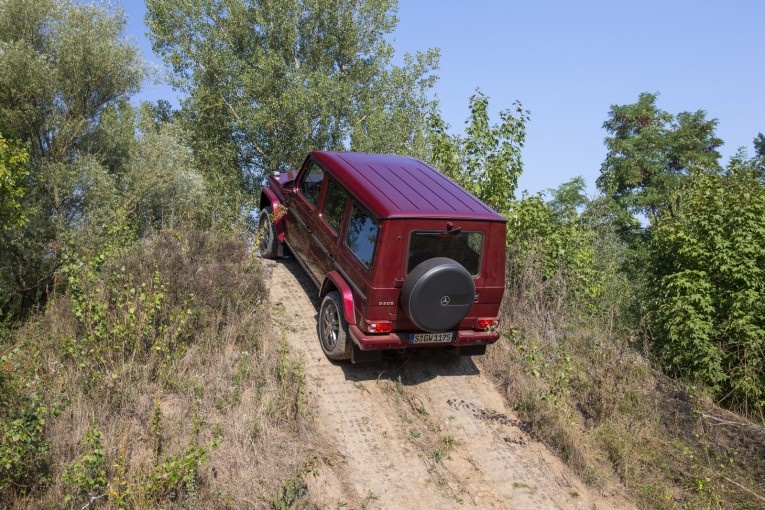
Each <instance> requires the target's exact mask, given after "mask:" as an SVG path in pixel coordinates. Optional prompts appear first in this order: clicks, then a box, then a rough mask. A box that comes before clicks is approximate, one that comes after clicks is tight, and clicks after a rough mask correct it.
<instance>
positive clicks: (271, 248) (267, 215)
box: [258, 207, 279, 259]
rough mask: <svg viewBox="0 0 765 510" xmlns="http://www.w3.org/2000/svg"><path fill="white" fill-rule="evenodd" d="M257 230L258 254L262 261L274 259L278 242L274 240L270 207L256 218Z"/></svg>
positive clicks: (277, 249)
mask: <svg viewBox="0 0 765 510" xmlns="http://www.w3.org/2000/svg"><path fill="white" fill-rule="evenodd" d="M258 228H259V229H260V241H259V242H258V252H259V253H260V256H261V257H263V258H264V259H275V258H277V256H278V253H279V245H278V243H279V241H278V239H277V238H276V225H274V214H273V210H272V209H271V208H270V207H264V208H263V209H261V211H260V216H258Z"/></svg>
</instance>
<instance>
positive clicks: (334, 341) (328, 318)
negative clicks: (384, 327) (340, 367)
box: [319, 291, 352, 361]
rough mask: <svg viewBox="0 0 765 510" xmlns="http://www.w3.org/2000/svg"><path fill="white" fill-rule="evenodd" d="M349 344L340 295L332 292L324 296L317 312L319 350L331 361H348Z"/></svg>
mask: <svg viewBox="0 0 765 510" xmlns="http://www.w3.org/2000/svg"><path fill="white" fill-rule="evenodd" d="M351 342H352V340H351V339H350V338H349V335H348V321H346V320H345V315H344V314H343V303H342V300H341V298H340V293H339V292H337V291H332V292H330V293H329V294H327V295H326V296H324V300H323V301H322V302H321V309H320V311H319V343H320V344H321V349H322V350H323V351H324V354H326V355H327V357H328V358H329V359H331V360H336V361H339V360H344V359H349V358H350V357H351V347H352V345H351Z"/></svg>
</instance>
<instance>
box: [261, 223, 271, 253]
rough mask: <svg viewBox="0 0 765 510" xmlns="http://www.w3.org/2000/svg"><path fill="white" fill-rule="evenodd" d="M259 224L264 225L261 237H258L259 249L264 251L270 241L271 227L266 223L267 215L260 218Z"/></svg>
mask: <svg viewBox="0 0 765 510" xmlns="http://www.w3.org/2000/svg"><path fill="white" fill-rule="evenodd" d="M264 220H265V221H264ZM261 224H262V225H265V227H266V228H265V229H264V231H263V237H261V238H260V251H261V253H262V252H265V251H266V249H267V248H268V245H269V243H270V242H271V227H270V225H268V215H266V214H264V215H263V217H262V218H261Z"/></svg>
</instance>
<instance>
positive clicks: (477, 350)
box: [460, 345, 486, 356]
mask: <svg viewBox="0 0 765 510" xmlns="http://www.w3.org/2000/svg"><path fill="white" fill-rule="evenodd" d="M484 354H486V346H485V345H465V346H463V347H460V356H483V355H484Z"/></svg>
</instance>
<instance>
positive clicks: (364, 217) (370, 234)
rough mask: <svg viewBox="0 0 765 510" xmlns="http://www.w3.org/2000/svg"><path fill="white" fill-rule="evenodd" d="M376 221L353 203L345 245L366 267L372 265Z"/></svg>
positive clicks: (376, 227) (375, 241)
mask: <svg viewBox="0 0 765 510" xmlns="http://www.w3.org/2000/svg"><path fill="white" fill-rule="evenodd" d="M378 230H379V227H378V226H377V223H375V221H374V220H373V219H372V218H371V217H370V216H369V214H367V212H366V211H364V210H363V209H362V208H360V207H359V206H358V205H357V204H353V210H352V211H351V219H350V221H349V222H348V233H347V234H346V235H345V245H346V246H347V247H348V248H350V250H351V251H352V252H353V254H354V255H356V257H357V258H358V259H359V260H360V261H361V263H362V264H364V265H365V266H366V267H367V268H369V267H372V259H373V258H374V255H375V245H376V244H377V232H378Z"/></svg>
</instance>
